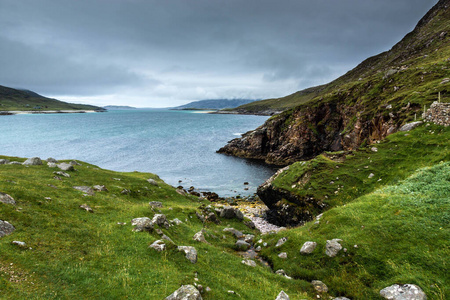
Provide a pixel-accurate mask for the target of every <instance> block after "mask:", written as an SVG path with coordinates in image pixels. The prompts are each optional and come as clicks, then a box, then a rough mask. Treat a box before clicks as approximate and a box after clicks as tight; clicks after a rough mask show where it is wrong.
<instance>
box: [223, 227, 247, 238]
mask: <svg viewBox="0 0 450 300" xmlns="http://www.w3.org/2000/svg"><path fill="white" fill-rule="evenodd" d="M223 231H224V232H230V233H231V234H234V236H235V237H237V238H238V239H240V238H242V237H244V234H243V233H242V232H240V231H239V230H236V229H234V228H224V230H223Z"/></svg>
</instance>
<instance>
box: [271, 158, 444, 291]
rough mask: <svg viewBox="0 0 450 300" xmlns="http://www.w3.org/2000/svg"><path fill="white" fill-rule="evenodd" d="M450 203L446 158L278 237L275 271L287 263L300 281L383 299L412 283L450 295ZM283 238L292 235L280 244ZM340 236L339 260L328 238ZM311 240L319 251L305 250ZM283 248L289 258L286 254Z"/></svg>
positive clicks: (273, 258) (273, 254)
mask: <svg viewBox="0 0 450 300" xmlns="http://www.w3.org/2000/svg"><path fill="white" fill-rule="evenodd" d="M449 209H450V163H449V162H445V163H444V162H442V163H438V164H437V165H435V166H433V167H427V168H423V169H420V170H419V171H417V172H416V173H415V174H414V175H413V176H411V177H408V178H407V179H405V180H403V181H399V182H398V183H397V184H395V185H389V186H386V187H382V188H380V189H378V190H376V191H375V192H373V193H369V194H367V195H364V196H362V197H359V198H356V199H353V200H352V201H351V202H349V203H347V204H345V205H342V206H337V207H334V208H332V209H330V210H329V211H327V212H325V213H324V215H323V217H322V219H321V220H320V223H319V224H314V223H313V222H310V223H308V224H307V225H306V226H303V227H299V228H295V229H291V230H288V231H284V232H281V233H279V234H277V235H274V236H271V237H270V238H269V239H268V240H267V242H268V243H269V247H268V248H266V249H264V250H263V254H264V255H265V256H266V257H267V258H268V259H269V260H270V261H271V262H272V263H273V265H274V269H275V270H276V269H280V268H282V269H284V270H285V271H286V272H287V273H288V274H289V275H290V276H293V277H295V278H296V279H303V280H307V281H311V280H322V281H323V282H324V283H325V284H327V286H328V287H329V289H330V292H329V293H331V294H332V295H343V296H346V297H349V298H350V299H380V297H379V291H380V290H381V289H383V288H384V287H387V286H390V285H392V284H396V283H397V284H405V283H412V284H417V285H418V286H420V287H421V288H422V289H423V290H424V291H425V293H426V294H427V296H428V299H448V297H449V295H450V288H449V287H450V275H449V273H448V272H447V271H448V267H449V266H448V262H449V260H448V257H449V255H450V242H449V241H450V231H449V222H450V214H449ZM281 237H288V241H287V242H286V243H285V244H284V245H283V246H281V247H280V248H275V247H274V245H275V243H276V241H277V240H278V239H279V238H281ZM334 238H340V239H342V240H343V241H342V242H341V245H342V246H343V247H344V248H346V249H347V251H346V252H344V251H343V250H341V252H340V253H339V254H338V255H337V256H336V257H334V258H331V257H328V256H326V255H325V244H326V241H327V240H331V239H334ZM306 241H315V242H317V243H318V246H317V248H316V249H315V251H314V252H313V254H311V255H301V254H300V253H299V250H300V248H301V246H302V245H303V243H304V242H306ZM355 245H356V247H355ZM282 251H283V252H287V254H288V259H287V260H282V259H280V258H278V256H277V254H278V253H279V252H282Z"/></svg>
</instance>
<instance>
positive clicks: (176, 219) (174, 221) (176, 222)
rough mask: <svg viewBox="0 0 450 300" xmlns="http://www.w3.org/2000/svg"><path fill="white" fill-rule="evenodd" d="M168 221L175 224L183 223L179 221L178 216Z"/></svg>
mask: <svg viewBox="0 0 450 300" xmlns="http://www.w3.org/2000/svg"><path fill="white" fill-rule="evenodd" d="M170 223H172V224H175V225H180V224H183V222H181V220H180V219H178V218H175V219H173V220H172V221H170Z"/></svg>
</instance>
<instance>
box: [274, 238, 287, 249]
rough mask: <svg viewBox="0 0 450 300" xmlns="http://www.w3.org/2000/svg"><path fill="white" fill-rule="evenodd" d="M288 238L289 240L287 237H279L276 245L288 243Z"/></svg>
mask: <svg viewBox="0 0 450 300" xmlns="http://www.w3.org/2000/svg"><path fill="white" fill-rule="evenodd" d="M287 240H288V239H287V237H283V238H281V239H279V240H278V242H277V244H276V245H275V247H281V246H282V245H283V244H284V243H286V241H287Z"/></svg>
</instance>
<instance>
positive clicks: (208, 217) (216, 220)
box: [206, 212, 220, 224]
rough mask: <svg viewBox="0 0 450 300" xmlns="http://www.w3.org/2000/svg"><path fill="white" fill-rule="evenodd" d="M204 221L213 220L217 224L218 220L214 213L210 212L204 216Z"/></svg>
mask: <svg viewBox="0 0 450 300" xmlns="http://www.w3.org/2000/svg"><path fill="white" fill-rule="evenodd" d="M206 221H209V222H213V223H215V224H219V223H220V220H219V219H218V218H217V216H216V214H215V213H213V212H211V213H209V214H208V215H207V216H206Z"/></svg>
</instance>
